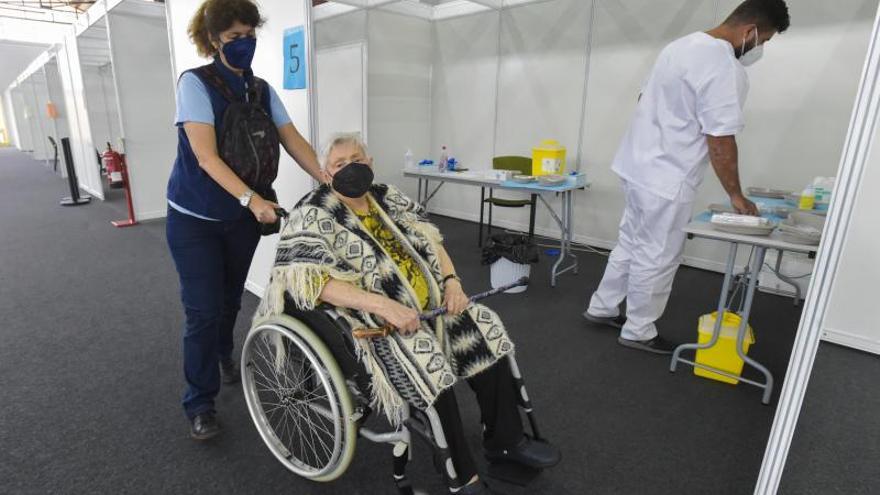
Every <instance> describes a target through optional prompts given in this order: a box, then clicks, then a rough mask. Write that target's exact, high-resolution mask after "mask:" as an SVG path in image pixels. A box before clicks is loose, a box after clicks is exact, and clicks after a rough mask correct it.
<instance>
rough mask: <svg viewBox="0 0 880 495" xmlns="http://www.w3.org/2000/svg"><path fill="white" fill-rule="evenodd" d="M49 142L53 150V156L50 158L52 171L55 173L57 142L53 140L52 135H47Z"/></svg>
mask: <svg viewBox="0 0 880 495" xmlns="http://www.w3.org/2000/svg"><path fill="white" fill-rule="evenodd" d="M48 138H49V142H50V143H52V149H54V150H55V157H54V158H52V171H53V172H55V173H56V174H57V173H58V143H56V142H55V138H53V137H52V136H48Z"/></svg>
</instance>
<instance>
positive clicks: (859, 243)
mask: <svg viewBox="0 0 880 495" xmlns="http://www.w3.org/2000/svg"><path fill="white" fill-rule="evenodd" d="M878 139H880V127H878V132H875V135H874V137H873V145H872V151H871V154H870V155H869V157H868V162H867V164H866V166H865V172H864V176H863V177H862V181H861V183H860V184H859V186H858V196H857V198H856V200H855V204H854V206H853V216H852V219H851V220H850V223H849V230H848V234H847V237H846V242H845V243H844V245H843V251H842V253H841V256H840V266H839V267H838V270H837V273H836V274H835V276H834V284H833V286H832V289H831V296H830V298H831V299H830V302H829V304H828V313H827V314H826V315H825V319H824V320H823V322H822V329H823V335H822V337H823V338H824V339H825V340H827V341H829V342H834V343H837V344H841V345H845V346H848V347H853V348H855V349H859V350H863V351H867V352H871V353H874V354H880V325H878V324H877V318H876V316H875V314H874V312H873V311H871V308H872V307H873V305H874V304H876V303H877V302H876V301H877V297H876V292H874V291H873V290H866V289H865V288H866V287H870V286H871V284H872V283H874V281H876V280H880V278H878V277H880V263H878V262H877V257H878V255H880V229H878V228H877V216H876V215H877V212H878V211H880V195H878V194H877V193H876V191H877V190H878V188H880V146H878V145H877V143H878Z"/></svg>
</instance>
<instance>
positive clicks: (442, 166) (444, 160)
mask: <svg viewBox="0 0 880 495" xmlns="http://www.w3.org/2000/svg"><path fill="white" fill-rule="evenodd" d="M448 164H449V151H447V150H446V146H443V148H442V149H441V150H440V163H438V164H437V167H438V170H439V171H440V172H446V166H447V165H448Z"/></svg>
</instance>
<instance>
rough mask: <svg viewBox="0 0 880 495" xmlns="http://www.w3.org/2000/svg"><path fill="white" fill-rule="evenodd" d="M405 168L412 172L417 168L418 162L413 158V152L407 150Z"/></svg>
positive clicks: (404, 160) (404, 159) (404, 156)
mask: <svg viewBox="0 0 880 495" xmlns="http://www.w3.org/2000/svg"><path fill="white" fill-rule="evenodd" d="M403 168H405V169H407V170H412V169H414V168H416V160H415V158H413V152H412V150H410V149H408V150H406V153H405V154H404V155H403Z"/></svg>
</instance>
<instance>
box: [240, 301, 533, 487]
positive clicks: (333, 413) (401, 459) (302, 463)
mask: <svg viewBox="0 0 880 495" xmlns="http://www.w3.org/2000/svg"><path fill="white" fill-rule="evenodd" d="M351 335H352V332H351V328H350V327H349V325H348V323H347V322H346V321H345V320H344V319H343V318H341V317H340V316H339V315H338V314H337V313H336V312H335V310H334V309H333V308H332V307H329V306H324V307H319V308H317V309H316V310H314V311H308V312H304V311H298V310H294V309H292V304H290V302H289V301H288V304H286V310H285V313H284V314H282V315H278V316H273V317H269V318H265V319H262V320H260V321H257V322H255V324H254V325H253V327H252V328H251V330H250V331H249V333H248V335H247V338H246V339H245V342H244V345H243V347H242V354H241V356H242V357H241V372H242V384H243V391H244V394H245V399H246V401H247V407H248V410H249V411H250V415H251V418H252V420H253V422H254V425H255V426H256V428H257V431H258V432H259V434H260V436H261V437H262V439H263V442H264V443H265V444H266V446H267V447H268V448H269V450H270V451H271V452H272V454H273V455H274V456H275V458H276V459H278V461H279V462H281V464H282V465H284V467H286V468H287V469H288V470H290V471H292V472H294V473H295V474H297V475H299V476H301V477H303V478H306V479H309V480H312V481H315V482H331V481H333V480H335V479H337V478H339V477H340V476H342V475H343V474H344V473H345V471H346V469H347V468H348V467H349V465H350V463H351V461H352V459H353V457H354V454H355V446H356V442H357V439H358V437H363V438H365V439H367V440H369V441H373V442H377V443H387V444H391V445H392V446H393V449H392V452H393V472H392V475H393V480H394V483H395V484H396V486H397V490H398V493H399V494H400V495H414V494H416V493H420V492H416V491H414V490H413V487H412V484H411V483H410V481H409V480H408V479H407V476H406V465H407V463H408V461H409V460H411V444H412V438H413V437H414V436H415V437H417V438H420V439H422V440H423V441H425V442H426V443H427V444H428V445H429V446H430V447H432V449H433V451H434V466H435V468H436V469H437V470H438V471H440V473H441V474H442V476H443V477H444V478H445V481H446V485H447V486H450V487H458V486H462V485H463V484H464V483H465V482H467V481H468V480H459V479H458V476H457V474H456V472H455V468H454V466H453V463H452V459H451V456H450V451H449V449H448V444H447V442H446V436H445V434H444V432H443V428H442V426H441V423H440V417H439V415H438V414H437V412H436V410H435V409H434V408H433V407H428V408H427V409H426V410H424V411H421V410H419V409H417V408H414V407H408V408H407V410H406V411H405V413H404V421H403V426H402V427H401V428H400V429H399V430H397V431H383V432H379V431H373V430H371V429H368V428H365V427H363V424H364V422H365V421H366V419H367V417H368V416H369V415H370V413H371V410H370V407H369V398H368V397H369V394H368V392H367V391H368V390H369V383H370V378H369V375H368V373H367V371H366V369H365V368H364V367H363V366H362V365H361V364H360V363H359V362H358V361H357V359H356V357H355V344H354V340H353V337H352V336H351ZM508 362H509V364H510V367H511V371H512V374H513V378H514V381H515V385H516V388H517V390H518V391H519V397H518V399H519V406H520V409H521V410H523V411H524V412H525V414H526V417H527V419H528V423H529V428H530V430H531V434H532V437H533V438H534V439H536V440H541V435H540V433H539V431H538V426H537V422H536V420H535V417H534V413H533V410H532V404H531V401H530V399H529V396H528V393H527V392H526V388H525V385H524V382H523V379H522V374H521V373H520V370H519V367H518V366H517V363H516V359H515V358H514V356H513V355H509V356H508ZM490 476H491V472H490Z"/></svg>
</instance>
